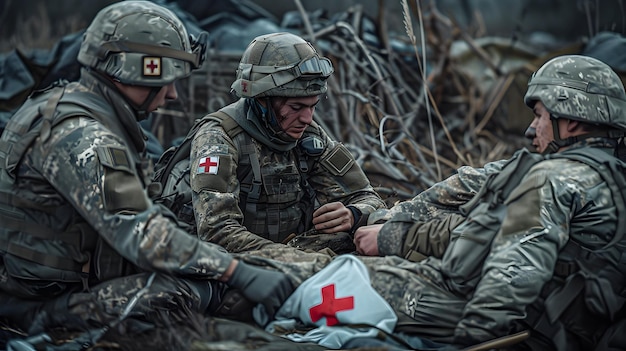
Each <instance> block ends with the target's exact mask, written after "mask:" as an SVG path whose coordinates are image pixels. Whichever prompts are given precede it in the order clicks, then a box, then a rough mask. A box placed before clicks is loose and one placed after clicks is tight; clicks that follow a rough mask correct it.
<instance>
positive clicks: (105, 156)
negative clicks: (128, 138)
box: [96, 146, 133, 173]
mask: <svg viewBox="0 0 626 351" xmlns="http://www.w3.org/2000/svg"><path fill="white" fill-rule="evenodd" d="M96 153H97V154H98V159H99V160H100V164H102V165H103V166H106V167H109V168H113V169H117V170H123V171H128V172H130V173H133V171H132V168H131V167H130V161H129V158H128V153H127V152H126V149H124V148H121V147H114V146H100V147H97V148H96Z"/></svg>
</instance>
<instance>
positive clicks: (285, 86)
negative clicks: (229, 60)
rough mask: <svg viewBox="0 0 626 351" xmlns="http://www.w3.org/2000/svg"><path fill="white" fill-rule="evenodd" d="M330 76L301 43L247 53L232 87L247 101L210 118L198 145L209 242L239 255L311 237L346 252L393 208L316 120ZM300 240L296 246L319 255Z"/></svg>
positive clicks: (264, 39)
mask: <svg viewBox="0 0 626 351" xmlns="http://www.w3.org/2000/svg"><path fill="white" fill-rule="evenodd" d="M332 73H333V66H332V63H331V61H330V60H329V59H328V58H325V57H322V56H320V55H319V53H318V52H317V51H316V49H315V48H314V47H313V46H312V45H311V43H309V42H307V41H305V40H304V39H302V38H301V37H299V36H297V35H294V34H291V33H272V34H267V35H261V36H258V37H256V38H255V39H254V40H253V41H252V42H251V43H250V44H249V45H248V47H247V49H246V50H245V52H244V53H243V55H242V58H241V61H240V63H239V67H238V69H237V77H236V80H235V81H234V82H233V84H232V86H231V87H232V90H233V91H234V92H235V93H236V94H237V95H238V96H239V97H240V99H239V100H238V101H236V102H235V103H233V104H231V105H228V106H226V107H224V108H222V109H220V110H219V111H218V112H216V113H212V114H209V115H208V116H207V117H205V118H204V119H203V120H202V122H201V123H203V124H202V125H201V127H200V128H199V129H198V130H197V132H196V133H195V136H193V142H192V146H191V160H190V162H191V166H190V169H191V174H190V181H191V188H192V189H193V193H192V194H193V195H192V199H193V209H194V213H195V220H196V223H197V231H198V235H199V236H200V237H201V238H203V239H205V240H208V241H211V242H214V243H217V244H219V245H222V246H223V247H225V248H226V249H227V250H228V251H229V252H240V251H247V250H253V249H258V248H260V247H263V246H265V245H266V244H271V243H274V242H279V243H280V242H288V241H289V240H290V238H291V237H293V235H295V234H300V233H305V232H306V233H308V234H312V233H317V234H319V236H316V238H320V237H322V236H325V237H327V238H330V239H329V240H330V241H334V242H338V243H339V244H338V246H335V247H332V248H334V249H335V251H342V250H345V251H351V250H352V249H353V248H354V247H353V244H352V238H351V236H350V233H351V232H353V231H354V230H355V228H357V227H358V225H359V223H362V222H363V220H364V219H365V218H366V217H367V214H369V213H370V212H372V211H374V210H376V209H379V208H384V207H385V203H384V202H383V201H382V199H381V198H380V196H379V195H378V194H377V193H376V192H375V191H374V190H373V188H372V186H371V185H370V182H369V180H368V179H367V177H366V176H365V174H364V173H363V171H362V169H361V168H360V166H359V165H358V164H357V163H356V161H355V159H354V157H353V156H352V154H351V153H350V152H349V151H348V149H347V148H346V147H345V146H344V145H342V144H341V143H339V142H337V141H335V140H332V139H331V138H330V137H329V136H328V134H327V133H326V132H325V131H324V130H323V129H322V128H321V127H320V126H319V125H318V124H317V123H315V121H314V119H313V116H314V111H315V107H316V105H317V104H318V103H319V101H320V97H321V96H322V94H324V93H325V92H326V90H327V82H326V81H327V79H328V78H329V77H330V76H331V74H332ZM299 238H301V237H296V239H294V241H291V242H290V245H294V246H296V247H301V248H313V247H310V246H306V245H301V244H299V243H300V241H297V240H298V239H299ZM316 240H317V239H316ZM322 246H323V245H322ZM316 248H319V249H321V248H322V247H321V246H317V247H316Z"/></svg>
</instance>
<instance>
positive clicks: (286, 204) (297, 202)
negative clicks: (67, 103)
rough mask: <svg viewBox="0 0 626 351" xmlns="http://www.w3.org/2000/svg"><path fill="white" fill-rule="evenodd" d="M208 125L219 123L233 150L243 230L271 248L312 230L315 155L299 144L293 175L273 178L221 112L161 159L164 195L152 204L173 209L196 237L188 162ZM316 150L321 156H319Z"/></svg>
mask: <svg viewBox="0 0 626 351" xmlns="http://www.w3.org/2000/svg"><path fill="white" fill-rule="evenodd" d="M209 121H216V122H218V123H219V124H220V126H221V127H222V128H223V129H224V130H225V132H226V134H227V135H228V136H229V137H230V138H231V140H233V142H234V143H235V145H236V146H237V150H238V158H239V164H238V167H237V179H238V180H239V183H240V193H239V208H240V210H241V212H242V213H243V216H244V223H243V225H244V226H245V227H246V228H247V229H248V230H250V231H251V232H252V233H255V234H257V235H259V236H262V237H264V238H267V239H270V240H272V241H274V242H282V241H283V240H285V238H287V237H288V235H289V234H291V233H301V232H304V231H306V230H308V229H310V228H309V227H310V226H311V224H310V223H311V220H312V218H313V207H314V206H313V205H314V199H315V191H314V189H313V188H312V187H311V186H310V185H309V183H308V181H307V172H308V171H309V169H310V168H311V167H312V164H313V162H314V160H315V156H319V154H317V155H316V154H315V152H314V150H310V148H306V147H305V146H303V144H302V143H299V144H298V146H296V147H295V148H294V151H293V152H292V154H293V155H294V157H295V162H296V164H297V170H296V171H294V172H292V173H289V174H287V173H285V172H275V171H274V169H271V167H272V166H273V165H261V164H260V163H259V159H260V155H259V154H258V151H257V150H258V149H257V147H256V144H255V143H256V141H254V140H253V139H252V137H251V136H250V135H249V134H248V133H246V132H245V131H244V130H243V128H241V126H239V125H238V124H237V122H236V121H235V120H234V119H233V118H231V117H230V116H229V115H228V114H226V113H224V112H222V111H217V112H215V113H213V114H210V115H208V116H206V117H203V118H201V119H199V120H197V121H196V122H195V123H194V125H193V126H192V128H191V129H190V131H189V133H188V134H187V136H186V137H185V139H184V140H183V141H182V143H181V144H180V145H178V146H174V147H170V148H169V149H168V150H166V151H165V153H164V154H163V155H162V156H161V158H160V159H159V161H158V162H157V164H156V167H155V176H154V181H155V182H157V183H161V184H162V186H163V191H162V192H161V193H160V195H159V196H158V197H156V198H155V199H154V201H155V202H157V203H162V204H163V205H165V206H166V207H168V208H169V209H171V210H172V211H173V212H174V214H176V216H177V217H178V218H179V219H180V221H182V222H184V223H186V224H187V225H188V226H189V228H188V231H189V232H190V233H193V234H196V223H195V218H194V213H193V205H192V201H191V192H192V190H191V186H190V180H189V176H190V175H189V171H190V165H189V163H190V160H189V157H190V151H191V141H192V140H193V138H194V136H195V134H196V133H197V131H198V130H199V129H200V127H201V126H202V125H204V124H205V123H207V122H209ZM318 128H319V127H318V126H317V124H315V123H313V124H311V125H310V126H309V127H308V128H307V129H306V131H305V133H304V136H303V138H302V139H301V140H306V138H307V137H309V136H315V135H318V136H319V131H318V130H319V129H318ZM318 139H319V138H318ZM318 149H319V150H320V153H321V150H323V148H321V147H320V148H318Z"/></svg>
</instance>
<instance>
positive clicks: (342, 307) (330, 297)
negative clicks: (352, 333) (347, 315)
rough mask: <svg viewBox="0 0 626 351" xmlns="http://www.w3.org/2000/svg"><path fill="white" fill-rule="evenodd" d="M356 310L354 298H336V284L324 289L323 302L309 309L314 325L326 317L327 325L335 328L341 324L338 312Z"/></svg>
mask: <svg viewBox="0 0 626 351" xmlns="http://www.w3.org/2000/svg"><path fill="white" fill-rule="evenodd" d="M352 309H354V296H348V297H342V298H339V299H336V298H335V284H330V285H327V286H325V287H323V288H322V302H321V303H320V304H319V305H315V306H313V307H311V308H310V309H309V315H310V316H311V321H313V323H315V322H317V321H319V320H320V319H321V318H322V317H326V325H327V326H329V327H330V326H333V325H336V324H338V323H339V320H337V312H339V311H346V310H352Z"/></svg>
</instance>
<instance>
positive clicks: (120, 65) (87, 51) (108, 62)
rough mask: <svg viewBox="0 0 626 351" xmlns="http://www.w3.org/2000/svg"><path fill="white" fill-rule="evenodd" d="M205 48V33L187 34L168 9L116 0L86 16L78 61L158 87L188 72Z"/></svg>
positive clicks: (131, 82) (121, 78) (116, 76)
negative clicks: (89, 22) (94, 14)
mask: <svg viewBox="0 0 626 351" xmlns="http://www.w3.org/2000/svg"><path fill="white" fill-rule="evenodd" d="M205 51H206V33H204V32H203V33H201V34H200V35H199V37H198V38H197V40H196V39H194V38H190V36H189V35H188V33H187V30H186V29H185V26H184V25H183V23H182V22H181V21H180V19H178V17H176V15H175V14H174V13H173V12H171V11H170V10H168V9H166V8H164V7H161V6H159V5H157V4H155V3H153V2H150V1H121V2H118V3H115V4H112V5H109V6H108V7H106V8H104V9H103V10H101V11H100V12H99V13H98V14H97V15H96V17H95V18H94V20H93V21H92V22H91V25H90V26H89V27H88V28H87V30H86V32H85V34H84V37H83V42H82V44H81V47H80V51H79V53H78V62H80V63H81V64H83V65H85V66H87V67H91V68H93V69H94V70H96V71H98V72H101V73H103V74H106V75H108V76H110V77H112V78H113V79H115V80H116V81H119V82H120V83H123V84H129V85H139V86H147V87H160V86H164V85H167V84H170V83H171V82H173V81H175V80H177V79H181V78H184V77H187V76H189V75H190V74H191V71H192V70H193V69H196V68H198V67H200V66H201V65H202V63H203V61H204V58H205Z"/></svg>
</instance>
